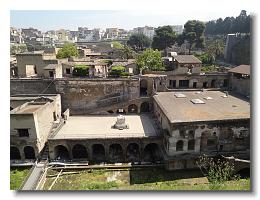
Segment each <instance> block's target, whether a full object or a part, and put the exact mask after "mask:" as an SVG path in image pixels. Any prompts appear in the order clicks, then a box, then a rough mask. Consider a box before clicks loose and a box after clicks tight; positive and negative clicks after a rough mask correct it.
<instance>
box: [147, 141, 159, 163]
mask: <svg viewBox="0 0 260 200" xmlns="http://www.w3.org/2000/svg"><path fill="white" fill-rule="evenodd" d="M143 160H144V161H146V162H156V161H159V160H161V153H160V149H159V146H158V144H155V143H150V144H148V145H146V146H145V148H144V151H143Z"/></svg>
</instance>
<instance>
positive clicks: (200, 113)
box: [153, 90, 250, 123]
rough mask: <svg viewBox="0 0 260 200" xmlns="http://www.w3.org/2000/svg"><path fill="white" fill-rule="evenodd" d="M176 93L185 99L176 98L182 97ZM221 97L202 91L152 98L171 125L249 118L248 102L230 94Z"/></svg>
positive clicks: (161, 95) (214, 92) (218, 92)
mask: <svg viewBox="0 0 260 200" xmlns="http://www.w3.org/2000/svg"><path fill="white" fill-rule="evenodd" d="M176 93H177V94H176ZM178 93H181V94H183V95H184V96H185V97H179V98H178V97H176V96H182V95H178ZM223 96H225V93H224V92H221V91H208V90H204V92H198V91H181V92H158V93H157V94H156V95H155V96H154V97H153V98H154V100H155V101H156V102H157V103H158V105H159V106H160V108H161V109H162V110H163V112H164V114H165V115H166V116H167V118H168V119H169V120H170V122H171V123H180V122H195V121H215V120H229V119H245V118H250V103H249V100H247V99H245V98H239V97H236V96H233V95H231V94H229V95H228V97H227V98H224V97H223ZM207 97H208V98H207ZM196 99H197V100H196ZM201 101H202V102H201Z"/></svg>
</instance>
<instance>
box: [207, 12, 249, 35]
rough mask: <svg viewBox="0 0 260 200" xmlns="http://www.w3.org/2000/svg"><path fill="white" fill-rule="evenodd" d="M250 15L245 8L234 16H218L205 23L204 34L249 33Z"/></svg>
mask: <svg viewBox="0 0 260 200" xmlns="http://www.w3.org/2000/svg"><path fill="white" fill-rule="evenodd" d="M249 32H250V15H247V13H246V11H245V10H242V11H241V12H240V15H239V16H237V17H236V18H235V17H226V18H225V19H224V20H223V19H222V18H219V19H217V20H212V21H209V22H207V23H206V28H205V34H208V35H217V34H229V33H249Z"/></svg>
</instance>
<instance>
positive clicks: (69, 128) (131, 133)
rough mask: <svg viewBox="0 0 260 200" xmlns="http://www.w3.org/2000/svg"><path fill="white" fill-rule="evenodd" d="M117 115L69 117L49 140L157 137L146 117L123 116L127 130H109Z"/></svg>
mask: <svg viewBox="0 0 260 200" xmlns="http://www.w3.org/2000/svg"><path fill="white" fill-rule="evenodd" d="M116 117H117V115H112V116H111V115H110V116H70V117H69V119H68V120H67V121H66V123H65V124H64V126H62V128H61V129H60V130H59V131H57V133H56V134H54V135H53V136H51V139H99V138H101V139H104V138H136V137H138V138H142V137H154V136H157V134H156V131H155V128H154V126H153V123H152V121H151V119H150V118H149V116H146V115H140V116H139V115H125V119H126V124H128V125H129V129H123V130H118V129H113V128H111V127H112V126H113V125H114V124H115V122H116V120H117V118H116Z"/></svg>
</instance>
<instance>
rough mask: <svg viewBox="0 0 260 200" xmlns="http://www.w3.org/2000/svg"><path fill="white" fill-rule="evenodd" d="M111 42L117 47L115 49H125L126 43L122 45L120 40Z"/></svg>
mask: <svg viewBox="0 0 260 200" xmlns="http://www.w3.org/2000/svg"><path fill="white" fill-rule="evenodd" d="M111 44H113V48H115V49H123V48H124V45H122V44H121V43H120V42H117V41H114V42H111Z"/></svg>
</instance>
